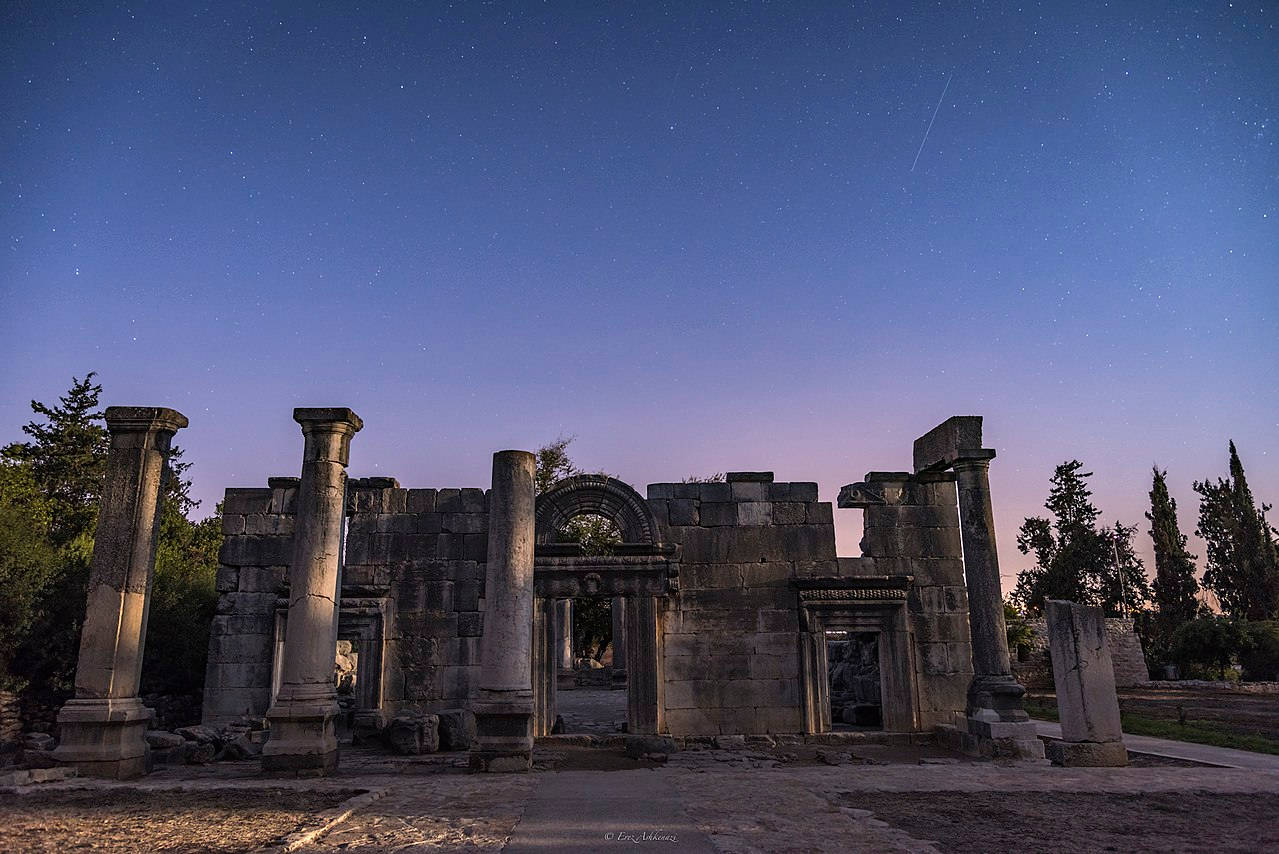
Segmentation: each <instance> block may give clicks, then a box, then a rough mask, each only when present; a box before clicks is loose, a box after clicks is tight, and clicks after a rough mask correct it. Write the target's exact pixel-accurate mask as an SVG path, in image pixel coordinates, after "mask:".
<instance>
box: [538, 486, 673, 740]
mask: <svg viewBox="0 0 1279 854" xmlns="http://www.w3.org/2000/svg"><path fill="white" fill-rule="evenodd" d="M536 515H537V523H536V524H537V528H536V530H537V546H536V550H535V560H534V572H533V579H534V592H535V595H536V600H535V604H534V615H533V651H534V652H533V686H534V687H533V694H534V702H535V715H534V732H535V734H537V735H549V734H550V733H551V730H552V727H553V725H554V722H555V718H556V714H557V711H556V710H557V705H558V704H557V688H558V686H557V673H558V671H559V665H560V662H561V660H562V658H563V652H564V648H563V643H562V641H563V638H562V637H561V636H560V635H559V633H558V632H557V631H556V622H557V621H556V619H555V614H556V609H557V606H556V600H564V599H574V600H583V601H584V600H589V601H602V602H609V603H617V604H616V608H617V610H618V612H619V617H618V619H617V620H616V621H614V624H615V625H617V624H619V623H620V625H621V626H622V634H623V636H624V638H625V642H624V644H623V649H624V663H623V665H622V666H621V667H619V666H618V664H617V662H615V663H614V671H615V672H617V671H621V672H624V674H625V676H624V677H623V678H624V680H625V681H624V685H625V696H626V705H625V710H626V714H625V721H626V731H627V732H631V733H656V732H660V731H661V730H662V727H663V724H662V720H661V717H662V705H663V704H662V702H661V700H662V691H663V678H662V664H661V654H660V625H659V621H660V614H661V610H662V609H661V608H660V607H659V600H661V599H662V598H663V597H665V596H666V595H667V593H668V592H669V591H670V590H671V589H672V587H673V585H674V583H675V582H674V579H676V578H677V577H678V571H679V568H678V563H677V562H676V560H675V547H674V546H667V545H663V544H661V543H658V542H656V533H657V530H658V528H657V522H656V520H655V519H654V518H653V516H652V513H651V511H650V510H649V508H648V504H647V502H646V501H645V500H644V499H643V498H641V497H640V496H639V494H638V493H636V492H635V490H634V489H632V488H631V487H630V486H628V485H627V484H625V483H622V482H621V481H618V480H616V479H614V478H610V477H606V476H604V475H579V476H576V477H570V478H565V479H564V480H561V481H560V482H559V483H557V484H556V485H555V486H553V487H551V488H550V489H549V490H547V491H546V492H544V493H542V494H541V495H539V496H538V498H537V511H536ZM583 516H589V517H598V518H602V519H604V520H607V521H608V522H609V523H611V525H612V526H614V528H615V530H616V531H617V532H618V535H619V538H620V542H612V543H610V544H609V546H608V548H606V549H590V551H594V552H602V553H594V554H588V553H587V551H588V549H587V548H584V547H583V545H582V544H581V543H563V542H556V539H557V537H556V534H557V532H559V531H561V530H563V529H564V527H565V526H566V525H567V524H569V523H570V522H571V521H572V520H573V519H575V518H578V517H583ZM611 681H612V680H611V678H610V679H608V680H606V681H605V680H602V681H601V686H600V690H603V691H609V689H610V687H611V685H608V683H609V682H611ZM606 686H608V687H606ZM610 693H621V692H620V691H619V692H611V691H610Z"/></svg>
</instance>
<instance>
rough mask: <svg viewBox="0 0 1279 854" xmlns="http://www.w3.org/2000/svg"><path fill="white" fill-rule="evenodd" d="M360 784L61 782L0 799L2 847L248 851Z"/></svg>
mask: <svg viewBox="0 0 1279 854" xmlns="http://www.w3.org/2000/svg"><path fill="white" fill-rule="evenodd" d="M353 794H354V792H353V791H329V792H291V791H286V790H282V789H257V790H252V791H245V790H239V791H220V792H199V793H196V792H167V793H166V792H147V791H138V790H133V789H117V790H112V791H103V790H101V789H97V790H87V791H86V790H62V791H48V792H34V793H31V794H26V795H22V796H21V797H6V798H5V799H3V800H0V851H14V852H17V851H23V852H27V851H30V852H45V851H48V852H62V851H66V850H68V849H71V850H76V849H92V850H93V851H102V852H126V851H127V852H135V851H165V852H195V851H249V850H251V849H253V848H256V847H258V846H261V845H266V844H268V843H271V842H273V841H275V840H277V839H279V838H280V837H283V836H286V835H287V834H289V833H292V832H293V831H294V830H297V829H298V827H299V826H300V825H301V824H302V823H303V821H304V820H305V819H306V818H307V816H308V815H312V814H314V813H317V812H320V811H322V810H326V809H329V808H331V807H334V806H337V805H338V804H340V803H341V802H342V801H344V800H346V799H347V798H349V797H351V796H352V795H353Z"/></svg>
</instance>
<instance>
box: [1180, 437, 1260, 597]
mask: <svg viewBox="0 0 1279 854" xmlns="http://www.w3.org/2000/svg"><path fill="white" fill-rule="evenodd" d="M1195 492H1197V493H1199V496H1200V502H1199V525H1198V526H1197V527H1196V528H1195V530H1196V532H1197V533H1198V534H1199V536H1200V537H1202V538H1203V540H1204V543H1205V544H1206V545H1207V547H1208V561H1207V569H1206V570H1205V571H1204V586H1205V587H1207V588H1209V589H1211V590H1212V591H1213V592H1214V593H1216V594H1217V599H1218V600H1219V601H1220V602H1221V607H1222V608H1223V609H1225V611H1226V612H1227V613H1228V614H1230V615H1231V616H1232V617H1236V618H1243V619H1247V620H1269V619H1273V618H1275V617H1276V616H1279V559H1277V558H1276V548H1275V541H1274V530H1273V529H1272V528H1271V527H1270V524H1269V522H1268V521H1267V520H1266V511H1267V510H1269V509H1270V507H1269V506H1268V505H1265V504H1263V505H1261V506H1260V507H1258V506H1257V503H1256V501H1255V500H1254V499H1253V497H1252V490H1251V489H1250V488H1249V487H1248V480H1247V477H1246V476H1245V474H1244V470H1243V463H1242V462H1240V460H1239V453H1238V451H1236V450H1235V443H1234V442H1231V443H1230V478H1229V479H1228V480H1220V479H1219V480H1218V481H1217V482H1216V483H1210V482H1208V481H1202V482H1198V481H1197V482H1196V483H1195Z"/></svg>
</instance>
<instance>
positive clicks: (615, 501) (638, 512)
mask: <svg viewBox="0 0 1279 854" xmlns="http://www.w3.org/2000/svg"><path fill="white" fill-rule="evenodd" d="M585 514H592V515H595V516H603V517H604V518H606V519H610V520H612V521H613V522H614V523H615V524H616V525H617V527H618V528H619V529H621V532H622V542H625V543H654V542H656V541H657V518H656V517H655V516H654V515H653V511H652V510H650V509H649V507H648V502H647V501H645V500H644V499H643V498H642V497H641V496H640V494H639V493H638V492H636V491H635V490H634V489H632V488H631V487H630V486H629V485H627V484H625V483H622V482H621V481H620V480H617V479H616V478H612V477H608V476H607V475H602V474H579V475H575V476H573V477H566V478H564V479H563V480H561V481H559V482H557V483H556V484H555V485H554V486H552V487H551V488H550V489H548V490H546V492H543V493H542V494H541V495H539V496H538V497H537V509H536V519H537V523H536V524H537V542H539V543H549V542H551V540H552V538H553V537H554V536H555V532H556V531H558V530H560V529H561V528H562V527H563V526H564V524H565V523H567V522H568V521H569V520H570V519H572V518H573V517H574V516H582V515H585Z"/></svg>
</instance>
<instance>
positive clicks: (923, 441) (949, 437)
mask: <svg viewBox="0 0 1279 854" xmlns="http://www.w3.org/2000/svg"><path fill="white" fill-rule="evenodd" d="M980 450H981V416H980V415H955V416H952V417H950V418H947V419H946V420H945V421H943V422H942V423H941V424H938V425H937V426H936V427H934V428H933V429H932V430H929V431H928V432H927V433H925V434H924V435H923V436H920V437H919V438H918V439H916V440H915V448H914V451H915V453H914V458H915V459H914V462H915V471H917V472H918V471H924V470H925V469H931V468H940V469H945V468H949V467H950V466H951V465H953V464H954V462H955V461H956V460H959V459H963V458H965V457H967V456H971V455H972V454H973V453H974V452H978V451H980Z"/></svg>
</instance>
